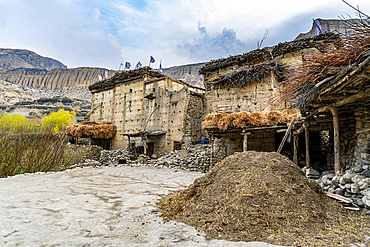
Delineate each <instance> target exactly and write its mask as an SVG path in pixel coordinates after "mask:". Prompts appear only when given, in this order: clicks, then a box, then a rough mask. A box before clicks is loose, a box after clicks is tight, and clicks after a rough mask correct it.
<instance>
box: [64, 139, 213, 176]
mask: <svg viewBox="0 0 370 247" xmlns="http://www.w3.org/2000/svg"><path fill="white" fill-rule="evenodd" d="M210 156H211V145H209V144H199V145H196V146H194V147H190V148H186V149H184V150H175V151H172V152H170V153H168V154H166V155H164V156H162V157H160V158H154V157H152V158H151V157H148V156H146V155H144V154H140V155H139V157H137V159H135V157H134V155H132V154H131V153H130V152H128V151H127V150H126V149H118V150H102V151H101V154H100V158H98V159H95V160H92V159H85V160H84V161H83V162H78V163H76V164H74V165H72V166H70V168H76V167H86V166H93V167H96V166H103V165H104V166H117V165H126V166H151V167H168V168H174V169H183V170H187V171H198V172H207V171H208V170H209V168H210V164H211V158H210Z"/></svg>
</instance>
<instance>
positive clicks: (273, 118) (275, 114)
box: [265, 111, 281, 125]
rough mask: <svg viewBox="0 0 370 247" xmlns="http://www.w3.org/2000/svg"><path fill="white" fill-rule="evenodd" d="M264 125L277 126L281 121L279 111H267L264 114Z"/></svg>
mask: <svg viewBox="0 0 370 247" xmlns="http://www.w3.org/2000/svg"><path fill="white" fill-rule="evenodd" d="M265 116H266V121H265V124H266V125H271V124H278V123H280V120H281V112H279V111H269V112H268V113H266V115H265Z"/></svg>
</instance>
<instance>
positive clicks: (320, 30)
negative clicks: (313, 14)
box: [313, 19, 324, 35]
mask: <svg viewBox="0 0 370 247" xmlns="http://www.w3.org/2000/svg"><path fill="white" fill-rule="evenodd" d="M313 22H314V23H315V24H316V33H317V35H320V34H323V33H324V32H323V31H322V26H321V23H320V21H319V20H318V19H316V20H314V21H313Z"/></svg>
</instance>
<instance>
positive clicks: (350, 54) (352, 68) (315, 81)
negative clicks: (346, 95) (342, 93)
mask: <svg viewBox="0 0 370 247" xmlns="http://www.w3.org/2000/svg"><path fill="white" fill-rule="evenodd" d="M347 25H348V26H349V27H350V28H351V29H352V31H353V33H352V34H350V35H342V36H341V39H339V40H337V41H336V43H335V45H334V46H330V45H328V46H327V49H326V52H325V53H321V54H317V55H314V56H312V57H310V58H308V57H307V58H306V61H305V63H304V64H303V65H301V66H298V67H296V68H295V69H293V70H291V71H290V74H289V75H287V76H288V79H287V80H285V81H283V82H282V84H281V85H282V86H281V87H280V91H279V93H278V94H277V95H276V96H275V97H274V98H272V102H273V103H274V104H276V105H278V104H280V103H281V102H283V101H286V100H290V101H292V103H293V105H294V106H295V107H296V108H300V109H305V108H306V107H307V106H308V105H309V103H310V102H312V101H313V100H315V99H316V98H317V97H318V96H319V95H320V93H321V92H323V91H324V90H326V89H330V88H333V86H334V85H336V84H338V83H341V82H344V81H345V80H346V78H347V79H348V78H349V77H350V76H353V75H356V74H359V73H360V72H361V71H362V70H364V69H367V68H369V66H370V65H369V64H370V61H369V60H370V23H369V21H368V20H360V21H359V20H354V21H352V22H347Z"/></svg>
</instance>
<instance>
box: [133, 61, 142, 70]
mask: <svg viewBox="0 0 370 247" xmlns="http://www.w3.org/2000/svg"><path fill="white" fill-rule="evenodd" d="M142 66H143V65H142V64H141V63H140V61H139V62H138V63H137V64H136V66H135V69H139V68H141V67H142Z"/></svg>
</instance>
